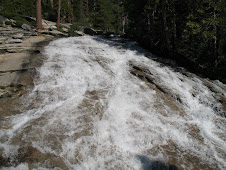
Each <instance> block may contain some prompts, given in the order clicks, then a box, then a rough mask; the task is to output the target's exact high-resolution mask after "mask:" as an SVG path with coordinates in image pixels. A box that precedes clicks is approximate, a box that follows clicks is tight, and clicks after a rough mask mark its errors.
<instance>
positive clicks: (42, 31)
mask: <svg viewBox="0 0 226 170" xmlns="http://www.w3.org/2000/svg"><path fill="white" fill-rule="evenodd" d="M38 32H39V33H41V34H49V31H48V30H41V31H38Z"/></svg>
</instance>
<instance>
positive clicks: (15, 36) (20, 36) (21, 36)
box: [13, 33, 24, 39]
mask: <svg viewBox="0 0 226 170" xmlns="http://www.w3.org/2000/svg"><path fill="white" fill-rule="evenodd" d="M23 37H24V34H22V33H19V34H16V35H14V36H13V39H23Z"/></svg>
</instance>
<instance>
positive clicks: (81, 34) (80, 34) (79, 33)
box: [75, 31, 85, 36]
mask: <svg viewBox="0 0 226 170" xmlns="http://www.w3.org/2000/svg"><path fill="white" fill-rule="evenodd" d="M75 32H76V33H77V34H78V35H79V36H83V35H85V34H84V33H83V32H82V31H75Z"/></svg>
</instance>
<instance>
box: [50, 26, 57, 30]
mask: <svg viewBox="0 0 226 170" xmlns="http://www.w3.org/2000/svg"><path fill="white" fill-rule="evenodd" d="M53 30H57V27H56V26H55V25H52V26H50V27H49V31H53Z"/></svg>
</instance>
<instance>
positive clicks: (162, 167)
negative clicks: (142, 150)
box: [136, 155, 178, 170]
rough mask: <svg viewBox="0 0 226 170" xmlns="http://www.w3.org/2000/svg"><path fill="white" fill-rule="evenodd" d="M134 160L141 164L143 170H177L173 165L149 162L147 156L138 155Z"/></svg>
mask: <svg viewBox="0 0 226 170" xmlns="http://www.w3.org/2000/svg"><path fill="white" fill-rule="evenodd" d="M136 158H137V159H138V160H139V161H140V162H141V164H142V169H143V170H178V168H177V167H176V166H175V165H169V164H167V163H165V162H162V161H158V160H157V161H151V160H150V159H149V158H148V157H147V156H143V155H138V156H136Z"/></svg>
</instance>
